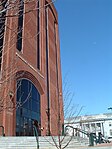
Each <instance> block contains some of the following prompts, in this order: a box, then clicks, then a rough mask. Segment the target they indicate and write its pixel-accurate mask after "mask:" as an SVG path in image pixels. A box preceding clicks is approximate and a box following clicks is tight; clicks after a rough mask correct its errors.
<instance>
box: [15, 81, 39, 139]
mask: <svg viewBox="0 0 112 149" xmlns="http://www.w3.org/2000/svg"><path fill="white" fill-rule="evenodd" d="M16 98H17V99H16V100H17V109H16V135H17V136H32V135H33V121H35V120H36V121H38V122H39V124H40V94H39V92H38V90H37V89H36V87H35V86H34V85H33V83H32V82H31V81H29V80H27V79H20V80H18V81H17V97H16ZM39 135H40V134H39Z"/></svg>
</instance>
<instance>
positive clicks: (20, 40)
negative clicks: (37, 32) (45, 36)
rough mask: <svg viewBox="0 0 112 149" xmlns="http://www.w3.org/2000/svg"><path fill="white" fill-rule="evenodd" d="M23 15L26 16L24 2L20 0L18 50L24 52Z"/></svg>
mask: <svg viewBox="0 0 112 149" xmlns="http://www.w3.org/2000/svg"><path fill="white" fill-rule="evenodd" d="M23 14H24V0H20V6H19V16H18V33H17V49H18V50H19V51H21V50H22V33H23Z"/></svg>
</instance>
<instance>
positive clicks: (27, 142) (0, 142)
mask: <svg viewBox="0 0 112 149" xmlns="http://www.w3.org/2000/svg"><path fill="white" fill-rule="evenodd" d="M38 139H39V148H40V149H56V145H55V143H54V142H56V143H57V144H58V142H59V141H58V137H56V136H55V137H39V138H38ZM61 139H62V137H61ZM70 139H71V137H69V136H66V137H65V138H64V140H63V142H62V146H65V145H66V143H67V142H68V141H69V140H70ZM53 140H55V141H53ZM84 146H88V142H87V141H85V140H83V139H81V140H78V138H76V137H72V139H71V141H70V144H69V145H68V146H67V149H75V148H79V147H84ZM0 149H37V140H36V137H0Z"/></svg>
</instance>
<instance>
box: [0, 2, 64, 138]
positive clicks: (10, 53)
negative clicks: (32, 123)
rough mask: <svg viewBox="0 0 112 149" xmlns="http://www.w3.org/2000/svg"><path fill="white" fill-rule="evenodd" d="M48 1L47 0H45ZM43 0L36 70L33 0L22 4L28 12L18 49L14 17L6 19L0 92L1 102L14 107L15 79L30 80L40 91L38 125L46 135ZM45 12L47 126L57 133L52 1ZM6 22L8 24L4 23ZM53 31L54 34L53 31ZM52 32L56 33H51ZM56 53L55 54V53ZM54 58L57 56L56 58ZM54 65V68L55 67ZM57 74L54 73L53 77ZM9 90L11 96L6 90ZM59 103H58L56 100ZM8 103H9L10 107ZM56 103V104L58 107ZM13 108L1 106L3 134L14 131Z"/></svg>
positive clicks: (57, 90)
mask: <svg viewBox="0 0 112 149" xmlns="http://www.w3.org/2000/svg"><path fill="white" fill-rule="evenodd" d="M47 2H48V3H49V2H51V0H48V1H47ZM44 5H45V0H41V1H40V7H41V9H40V34H39V35H38V36H40V70H39V69H37V57H38V53H37V47H38V46H37V44H38V43H37V38H38V36H37V34H38V33H37V21H38V18H37V10H36V0H34V1H32V2H30V3H27V4H25V6H24V11H29V10H30V9H33V10H34V11H31V12H29V13H26V14H25V15H24V25H23V41H22V44H23V46H22V51H21V52H19V51H18V50H17V49H16V43H17V28H18V18H17V17H10V18H7V19H6V29H5V33H4V43H5V44H6V45H5V46H4V48H3V58H2V71H1V74H2V77H1V80H0V81H1V88H0V89H1V90H0V96H1V97H2V99H3V101H4V104H3V105H8V104H9V105H10V106H12V105H13V107H14V105H15V103H16V81H17V79H20V78H27V79H29V80H31V81H32V82H33V84H34V85H35V86H36V88H37V89H38V91H39V92H40V95H41V125H42V127H44V130H43V131H42V135H46V133H47V130H48V128H47V127H48V117H47V114H46V109H47V108H48V107H47V76H46V23H45V6H44ZM48 9H49V12H48V13H49V14H48V16H49V17H48V20H49V21H48V29H49V31H48V32H49V37H48V39H49V84H50V86H49V87H50V88H49V91H50V129H51V132H52V134H53V135H57V134H58V130H59V129H58V114H59V111H58V109H63V100H62V96H61V97H60V95H59V94H60V93H62V78H61V65H60V48H59V38H58V24H57V26H56V28H55V27H54V22H58V21H57V20H58V18H57V12H56V9H55V7H54V5H53V4H50V7H49V8H48ZM13 13H15V12H14V11H12V10H11V11H10V10H9V11H8V12H7V15H8V14H10V15H13ZM7 26H8V27H7ZM55 32H56V35H55ZM55 36H56V37H55ZM56 53H57V54H56ZM56 59H57V60H56ZM57 69H58V71H57ZM57 76H58V77H57ZM10 92H12V93H13V98H12V99H11V97H10V95H9V93H10ZM58 99H59V100H60V103H59V104H58V101H59V100H58ZM10 106H9V107H10ZM59 107H60V108H59ZM15 113H16V109H14V108H4V110H3V111H2V112H0V125H3V126H4V128H5V134H6V135H8V136H10V135H11V136H13V135H15V129H16V128H15V127H16V114H15ZM63 121H64V118H63V110H61V123H63Z"/></svg>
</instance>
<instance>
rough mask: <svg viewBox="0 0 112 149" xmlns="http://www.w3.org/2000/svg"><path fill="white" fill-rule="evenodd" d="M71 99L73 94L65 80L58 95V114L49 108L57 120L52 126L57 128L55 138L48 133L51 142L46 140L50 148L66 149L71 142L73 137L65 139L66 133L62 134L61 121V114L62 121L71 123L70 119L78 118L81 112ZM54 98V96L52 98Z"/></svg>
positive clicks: (79, 107)
mask: <svg viewBox="0 0 112 149" xmlns="http://www.w3.org/2000/svg"><path fill="white" fill-rule="evenodd" d="M73 97H74V93H72V91H71V87H70V85H69V84H68V80H67V79H65V80H64V82H63V94H62V93H59V94H58V99H59V100H58V103H57V104H58V106H57V107H58V112H56V111H55V109H54V107H51V108H52V111H53V112H54V116H55V117H56V118H57V123H56V124H55V125H54V127H56V125H57V128H58V132H57V136H54V135H53V133H52V131H51V132H50V135H51V138H52V141H53V142H51V141H50V140H47V138H45V139H46V141H48V142H49V143H50V144H51V145H52V146H55V147H56V148H57V149H64V148H66V147H67V146H68V145H69V144H70V142H71V141H72V139H73V136H74V134H73V135H72V136H67V137H66V135H67V134H66V132H64V122H63V120H62V116H61V115H62V113H63V112H64V119H66V118H67V119H69V120H70V121H71V118H72V117H78V116H79V115H80V113H81V111H82V108H83V106H79V105H76V104H75V103H74V102H75V101H74V100H73ZM54 98H56V96H55V97H54ZM60 98H62V99H63V101H64V102H63V107H64V111H63V108H62V106H61V104H62V103H61V104H60V102H61V100H60Z"/></svg>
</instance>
